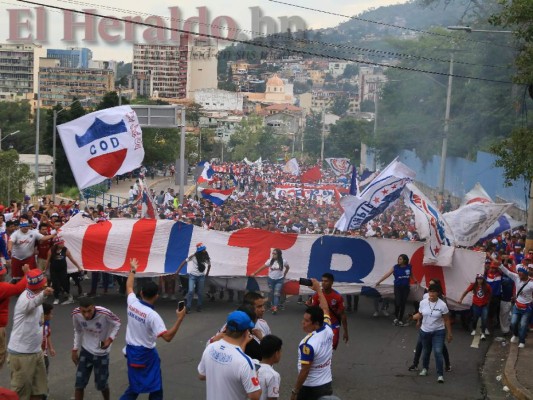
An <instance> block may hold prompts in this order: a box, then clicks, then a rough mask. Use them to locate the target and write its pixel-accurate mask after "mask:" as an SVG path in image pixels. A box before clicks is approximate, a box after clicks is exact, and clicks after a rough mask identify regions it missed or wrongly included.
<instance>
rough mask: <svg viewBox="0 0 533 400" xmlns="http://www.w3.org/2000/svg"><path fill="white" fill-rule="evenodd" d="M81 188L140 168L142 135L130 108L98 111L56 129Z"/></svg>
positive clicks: (135, 116)
mask: <svg viewBox="0 0 533 400" xmlns="http://www.w3.org/2000/svg"><path fill="white" fill-rule="evenodd" d="M57 130H58V132H59V137H60V138H61V142H62V143H63V148H64V149H65V154H66V155H67V159H68V162H69V164H70V168H71V169H72V174H73V175H74V179H76V183H77V185H78V188H80V189H84V188H86V187H89V186H92V185H96V184H98V183H100V182H103V181H104V180H106V179H108V178H109V179H110V178H113V177H114V176H115V175H121V174H125V173H126V172H130V171H133V170H134V169H135V168H139V167H140V166H141V163H142V161H143V159H144V148H143V142H142V132H141V127H140V125H139V120H138V119H137V114H136V113H135V111H133V109H132V108H131V107H130V106H120V107H113V108H108V109H105V110H100V111H96V112H93V113H90V114H87V115H84V116H83V117H80V118H78V119H75V120H74V121H70V122H67V123H65V124H61V125H59V126H58V127H57Z"/></svg>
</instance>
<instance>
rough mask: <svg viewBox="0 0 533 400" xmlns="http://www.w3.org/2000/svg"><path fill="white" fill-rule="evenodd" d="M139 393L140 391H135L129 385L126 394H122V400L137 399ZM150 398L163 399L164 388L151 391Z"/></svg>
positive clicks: (150, 399) (154, 399)
mask: <svg viewBox="0 0 533 400" xmlns="http://www.w3.org/2000/svg"><path fill="white" fill-rule="evenodd" d="M139 394H140V393H135V392H134V391H132V390H131V389H130V388H129V387H128V388H127V389H126V391H125V392H124V394H123V395H122V396H120V400H135V399H136V398H137V397H139ZM148 400H163V390H158V391H157V392H152V393H150V394H149V395H148Z"/></svg>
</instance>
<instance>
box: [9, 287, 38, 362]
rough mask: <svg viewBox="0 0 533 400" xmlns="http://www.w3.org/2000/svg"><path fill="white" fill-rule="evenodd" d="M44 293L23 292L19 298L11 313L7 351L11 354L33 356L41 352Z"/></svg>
mask: <svg viewBox="0 0 533 400" xmlns="http://www.w3.org/2000/svg"><path fill="white" fill-rule="evenodd" d="M43 302H44V291H42V292H41V293H39V294H37V295H36V294H35V293H33V292H32V291H30V290H27V289H26V290H25V291H24V292H22V294H21V295H20V296H19V298H18V300H17V304H16V305H15V310H14V312H13V328H12V329H11V336H10V337H9V344H8V345H7V349H8V351H9V352H11V353H22V354H35V353H40V352H41V344H42V341H43V325H44V316H43Z"/></svg>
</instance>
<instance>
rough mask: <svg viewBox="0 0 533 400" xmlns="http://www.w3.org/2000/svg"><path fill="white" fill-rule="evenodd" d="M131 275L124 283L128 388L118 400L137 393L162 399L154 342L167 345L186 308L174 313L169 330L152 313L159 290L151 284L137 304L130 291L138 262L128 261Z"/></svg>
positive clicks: (158, 364)
mask: <svg viewBox="0 0 533 400" xmlns="http://www.w3.org/2000/svg"><path fill="white" fill-rule="evenodd" d="M130 267H131V270H130V274H129V275H128V280H127V281H126V293H127V294H128V327H127V328H126V359H127V363H128V381H129V387H128V388H127V389H126V391H125V392H124V394H123V395H122V396H121V397H120V400H133V399H136V398H137V397H138V396H139V394H140V393H150V396H149V399H150V400H162V399H163V382H162V380H161V360H160V359H159V354H158V353H157V350H156V348H155V347H156V341H157V338H159V337H161V338H163V339H164V340H165V341H166V342H170V341H171V340H172V339H173V338H174V336H175V335H176V333H177V332H178V329H179V327H180V325H181V323H182V321H183V318H185V312H186V310H187V309H186V308H185V307H184V308H183V310H181V311H179V310H176V315H177V320H176V322H175V323H174V325H172V328H170V329H169V330H167V329H166V327H165V323H164V322H163V319H162V318H161V316H160V315H159V314H158V313H157V312H156V311H155V310H154V304H155V302H156V300H157V299H158V298H159V294H158V291H159V288H158V286H157V284H156V283H155V282H153V281H152V280H149V281H147V282H146V283H144V284H143V286H142V288H141V299H140V300H139V299H138V298H137V296H135V293H134V291H133V283H134V280H135V273H136V271H137V267H138V261H137V260H136V259H135V258H133V259H131V260H130Z"/></svg>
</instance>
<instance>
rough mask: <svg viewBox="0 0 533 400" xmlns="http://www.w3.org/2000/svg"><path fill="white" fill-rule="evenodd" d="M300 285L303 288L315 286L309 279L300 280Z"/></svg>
mask: <svg viewBox="0 0 533 400" xmlns="http://www.w3.org/2000/svg"><path fill="white" fill-rule="evenodd" d="M299 282H300V285H302V286H313V281H312V280H311V279H307V278H300V281H299Z"/></svg>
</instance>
